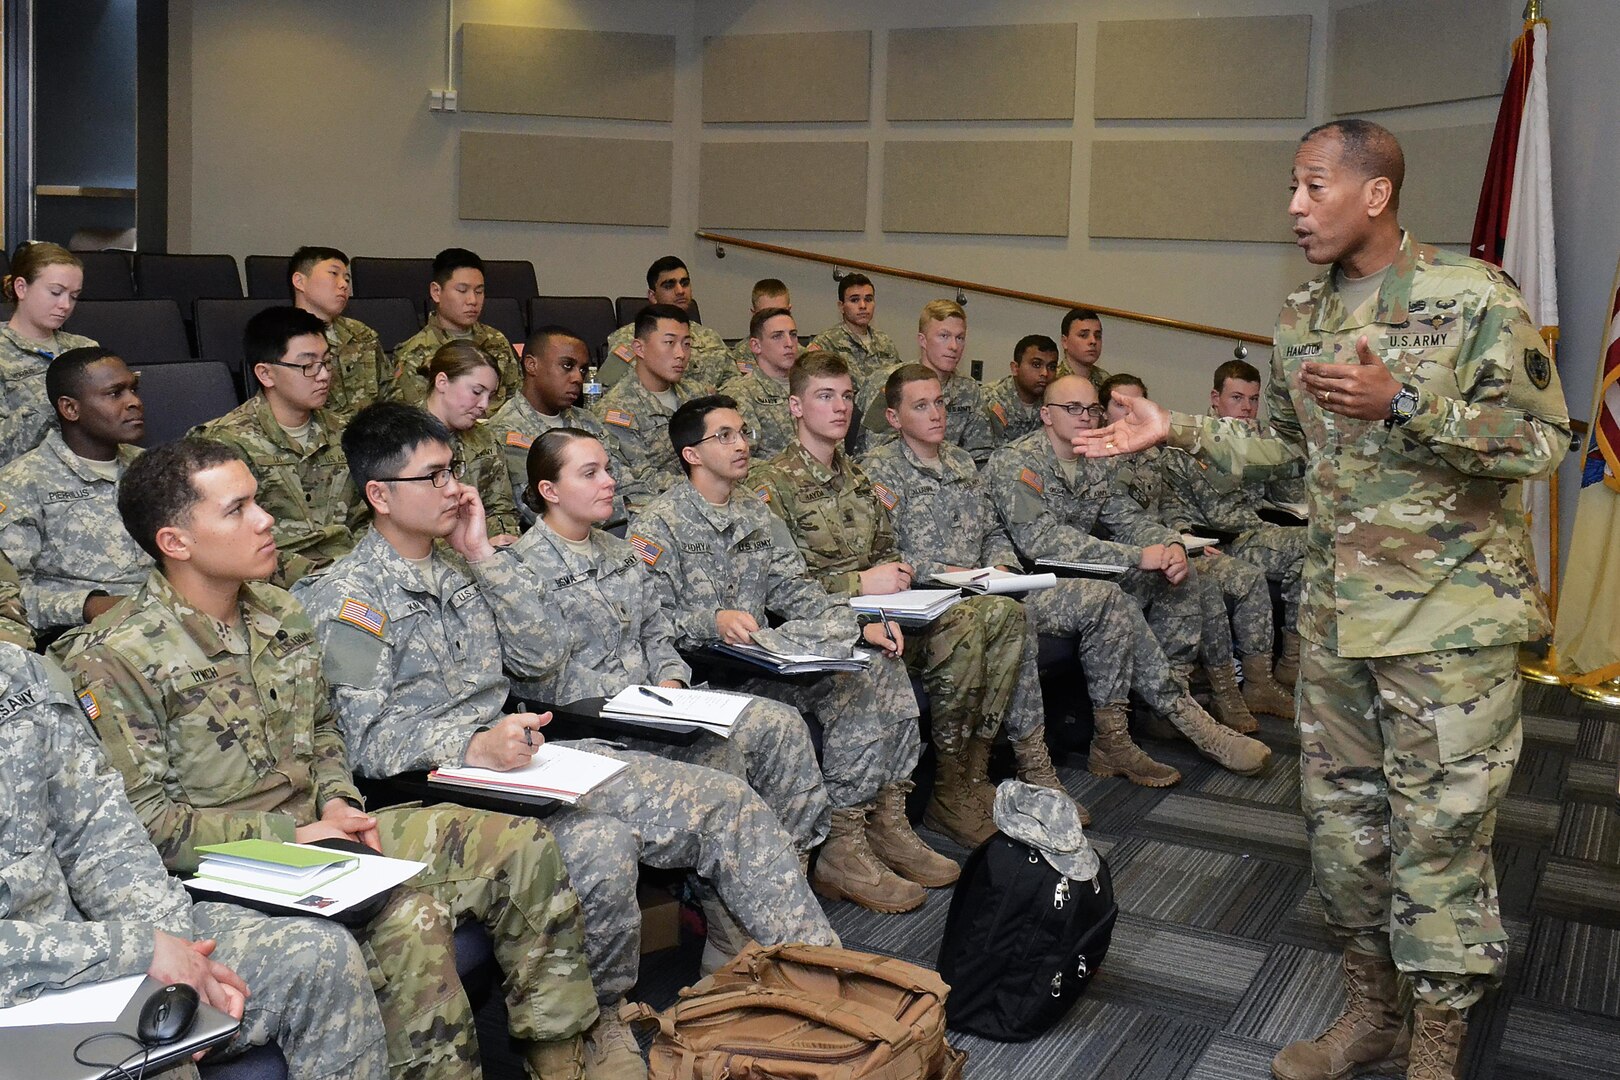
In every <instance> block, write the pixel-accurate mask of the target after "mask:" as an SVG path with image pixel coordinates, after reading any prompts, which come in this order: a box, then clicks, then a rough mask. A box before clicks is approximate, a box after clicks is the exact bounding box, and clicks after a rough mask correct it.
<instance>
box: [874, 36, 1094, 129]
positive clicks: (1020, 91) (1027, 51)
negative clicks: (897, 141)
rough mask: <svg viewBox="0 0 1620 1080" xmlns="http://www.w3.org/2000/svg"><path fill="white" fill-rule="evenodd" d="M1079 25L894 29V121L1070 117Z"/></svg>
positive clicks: (890, 100) (891, 44)
mask: <svg viewBox="0 0 1620 1080" xmlns="http://www.w3.org/2000/svg"><path fill="white" fill-rule="evenodd" d="M1074 54H1075V25H1074V24H1073V23H1046V24H1040V25H1025V26H960V27H946V28H941V29H930V30H890V31H889V58H888V59H889V83H888V117H889V119H890V120H1073V119H1074Z"/></svg>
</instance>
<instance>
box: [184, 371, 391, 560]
mask: <svg viewBox="0 0 1620 1080" xmlns="http://www.w3.org/2000/svg"><path fill="white" fill-rule="evenodd" d="M191 434H193V435H201V436H202V437H204V438H207V439H214V440H216V441H218V442H222V443H224V444H225V445H227V446H229V447H230V448H231V449H232V450H235V451H236V453H237V455H238V456H240V457H241V458H242V460H243V461H245V462H247V467H248V469H249V470H250V471H251V472H252V473H253V478H254V479H255V480H257V481H258V482H259V490H258V493H257V494H256V495H255V499H256V500H257V501H258V504H259V505H260V506H262V507H264V509H265V510H267V511H268V512H269V513H270V514H271V515H272V516H273V517H274V518H275V519H276V523H275V526H274V529H273V530H272V535H273V536H274V537H275V540H276V573H275V576H274V577H272V578H271V579H270V580H271V581H272V582H273V583H274V584H277V585H282V586H286V585H290V584H292V583H293V582H295V581H297V580H298V579H299V578H301V577H303V576H304V575H305V574H307V573H309V572H310V571H311V570H314V569H317V568H319V567H322V566H325V565H326V564H327V563H329V562H331V561H332V560H333V559H335V558H337V557H338V556H339V555H342V554H343V553H344V552H345V551H348V550H349V549H350V548H351V547H353V546H354V530H355V529H358V528H359V527H360V526H361V525H363V524H364V523H365V521H366V519H367V518H368V517H369V516H370V514H371V511H370V510H369V509H367V507H366V503H365V500H364V499H362V498H361V497H360V492H359V491H358V490H357V489H356V488H355V486H354V481H353V480H351V479H350V478H349V460H348V458H346V457H344V456H343V445H342V443H341V442H340V441H339V438H340V435H341V432H340V431H339V429H338V427H337V425H336V422H335V421H334V420H333V419H332V417H331V415H330V414H328V413H327V412H326V410H324V409H316V410H315V411H314V413H312V414H311V415H310V419H309V437H308V441H307V442H306V443H305V445H303V446H299V445H297V444H296V443H294V442H293V440H292V437H291V436H289V435H288V434H287V431H286V429H285V428H283V427H282V426H281V425H280V424H279V423H277V422H276V417H275V414H274V413H272V412H271V411H270V402H269V401H268V400H267V399H266V398H265V396H264V393H263V392H262V391H261V392H260V393H257V394H255V395H253V396H252V397H250V398H248V400H247V401H245V402H244V403H242V404H241V405H238V406H237V407H236V408H234V409H232V410H231V411H230V412H228V413H226V414H225V415H224V416H222V417H220V418H219V419H217V420H211V421H209V422H208V423H206V424H203V425H201V426H199V427H195V428H192V430H191Z"/></svg>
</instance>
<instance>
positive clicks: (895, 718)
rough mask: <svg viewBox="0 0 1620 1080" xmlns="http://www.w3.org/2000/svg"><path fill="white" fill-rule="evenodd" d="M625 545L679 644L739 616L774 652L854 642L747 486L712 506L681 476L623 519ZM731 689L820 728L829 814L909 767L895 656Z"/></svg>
mask: <svg viewBox="0 0 1620 1080" xmlns="http://www.w3.org/2000/svg"><path fill="white" fill-rule="evenodd" d="M630 542H631V544H632V545H633V546H634V547H635V549H636V551H637V552H638V553H639V554H640V555H641V558H642V561H643V562H644V563H646V565H647V566H648V567H649V568H650V569H651V571H652V576H653V578H654V580H656V581H657V582H658V597H659V602H660V603H661V604H662V605H663V607H664V610H665V611H666V612H667V613H668V615H669V618H670V622H671V624H672V626H673V629H674V633H675V644H676V645H678V646H681V647H683V648H702V647H704V646H707V645H712V644H714V643H715V642H716V641H717V640H719V636H720V635H719V631H718V630H717V629H716V626H715V615H716V613H717V612H720V611H746V612H748V614H749V615H751V616H753V618H754V621H755V622H757V623H758V624H759V626H760V627H761V629H760V630H759V631H758V632H757V633H756V634H755V635H754V641H755V643H756V644H759V645H761V646H764V647H765V648H768V649H773V650H775V651H777V652H785V653H803V652H814V653H822V654H824V655H829V656H848V655H850V648H851V646H852V645H853V644H854V642H855V641H856V639H857V638H858V637H859V635H860V629H859V627H858V626H857V625H856V620H855V614H854V612H853V611H851V610H850V608H849V606H848V605H847V604H846V603H844V602H843V601H842V600H841V599H839V598H838V597H834V596H832V595H829V594H828V592H827V591H826V590H825V589H823V588H822V587H821V586H820V585H818V584H817V583H816V582H815V581H813V580H811V578H810V577H809V576H808V575H807V574H806V572H805V566H804V559H803V557H802V556H801V555H800V554H799V549H798V547H797V546H796V545H795V544H794V543H793V538H792V537H791V536H790V535H788V532H787V529H786V528H785V527H784V526H783V524H782V523H781V521H779V520H778V519H777V518H775V517H773V516H772V515H771V514H770V512H769V511H767V510H766V509H765V507H764V506H762V505H761V504H760V503H759V501H758V500H757V499H756V498H755V496H754V492H752V491H750V490H747V489H742V488H739V489H738V490H737V491H736V492H735V493H733V495H732V498H731V501H730V502H728V503H727V504H726V505H725V506H715V505H713V504H711V503H710V502H709V501H708V500H706V499H705V498H704V497H703V496H702V495H700V494H698V491H697V489H696V488H694V487H693V486H692V484H691V482H690V481H685V480H683V481H682V482H681V483H680V484H678V485H676V486H675V487H673V488H671V489H670V490H669V491H666V492H665V493H664V494H663V495H660V496H659V497H658V498H656V499H654V500H653V501H652V502H651V503H650V504H648V506H647V509H646V510H645V511H644V512H643V513H642V514H640V515H639V516H638V517H636V518H635V520H633V521H632V522H631V523H630ZM772 613H774V614H775V615H776V616H777V617H778V619H779V620H780V621H778V622H777V623H776V624H775V625H774V626H773V625H772V620H771V618H770V614H772ZM739 689H742V690H744V691H746V692H747V693H751V694H757V695H759V696H761V697H770V698H774V699H776V700H778V701H783V702H787V703H788V704H790V705H793V706H795V707H797V708H799V709H802V710H804V711H806V712H810V713H813V714H815V716H816V717H817V718H818V719H819V720H820V721H821V725H822V728H823V729H824V732H825V737H824V739H823V745H822V762H821V771H822V775H823V777H824V778H825V781H826V787H827V798H828V800H829V802H830V804H831V805H832V806H834V807H846V806H860V805H863V804H865V803H868V802H870V801H871V800H872V799H874V798H876V797H877V793H878V790H879V789H880V788H883V787H885V786H887V785H889V784H892V783H894V782H895V781H897V780H904V779H906V778H908V777H910V775H911V772H912V770H913V769H914V768H916V766H917V754H918V749H919V743H918V738H917V715H918V713H917V698H916V695H915V694H914V693H912V690H911V682H910V680H909V679H908V678H907V677H906V671H905V666H904V665H903V664H902V663H901V662H900V661H899V660H897V659H889V658H886V657H882V656H877V657H874V658H873V660H872V662H871V666H870V667H869V668H868V669H867V670H866V671H864V672H859V671H857V672H837V673H832V674H828V675H824V676H822V677H821V678H819V679H814V680H811V681H808V682H807V681H805V680H802V679H792V680H775V679H770V678H754V679H748V680H745V681H744V682H743V683H742V684H741V685H740V687H739Z"/></svg>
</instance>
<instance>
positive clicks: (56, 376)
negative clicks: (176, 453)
mask: <svg viewBox="0 0 1620 1080" xmlns="http://www.w3.org/2000/svg"><path fill="white" fill-rule="evenodd" d="M137 382H138V376H136V374H135V373H134V372H132V371H130V370H129V368H128V367H126V366H125V364H124V362H123V361H122V360H120V359H119V358H118V357H117V356H116V355H115V354H114V353H113V352H112V350H110V349H103V348H101V347H100V346H99V345H92V346H90V347H88V348H83V349H69V350H68V351H67V352H65V353H63V354H62V355H61V356H58V357H57V358H56V359H55V360H53V361H51V366H50V368H49V369H47V370H46V372H45V391H46V393H47V394H49V395H50V400H51V403H52V404H53V405H54V406H55V408H56V419H57V426H56V427H53V428H51V429H50V431H49V432H47V433H46V435H45V441H44V442H43V443H41V444H40V445H38V446H36V447H35V448H34V449H32V450H30V451H28V453H26V454H24V455H23V456H22V457H20V458H18V459H17V460H16V461H13V462H12V463H11V464H10V465H7V466H6V467H5V468H3V469H0V549H4V551H5V552H6V554H7V555H8V556H10V557H11V558H12V559H13V560H15V566H16V568H17V574H18V576H19V577H20V578H21V580H22V590H23V599H24V601H25V602H26V603H27V605H28V615H29V620H30V621H31V622H32V624H33V625H34V626H37V627H39V628H40V629H41V630H43V631H50V630H59V629H61V628H62V627H67V626H78V625H80V624H82V623H86V622H89V621H90V620H91V619H93V618H95V617H96V616H97V615H100V614H101V613H102V612H103V611H106V610H107V609H108V608H110V607H112V605H113V604H114V603H116V602H117V599H118V597H119V596H127V595H129V594H130V593H133V592H134V591H135V590H136V589H138V588H140V586H141V583H142V582H144V581H145V580H146V576H147V575H148V574H149V573H151V571H152V560H151V559H149V558H147V555H146V553H145V552H144V551H142V550H141V549H140V547H139V546H138V545H137V544H136V543H135V541H134V540H132V539H130V536H129V534H128V533H127V532H125V531H124V527H123V525H122V524H120V523H119V520H118V478H119V477H120V476H122V475H124V470H125V469H126V468H128V467H129V463H130V462H131V461H134V460H135V458H136V457H137V456H138V455H139V454H140V450H139V449H138V448H137V447H136V446H135V445H134V444H135V442H136V441H137V440H139V439H140V438H141V436H142V435H143V434H145V432H146V421H145V419H144V416H145V414H144V412H143V411H142V408H141V399H140V397H139V396H138V395H137V393H136V388H137Z"/></svg>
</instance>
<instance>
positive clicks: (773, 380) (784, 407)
mask: <svg viewBox="0 0 1620 1080" xmlns="http://www.w3.org/2000/svg"><path fill="white" fill-rule="evenodd" d="M747 341H748V347H749V356H750V357H752V359H753V363H752V364H751V366H750V367H751V370H750V371H749V373H748V374H746V375H738V376H736V377H735V378H732V379H728V380H727V381H726V382H725V384H724V385H722V386H721V387H720V393H722V394H724V395H725V396H726V397H729V398H730V399H731V400H733V401H735V402H736V403H737V411H738V412H740V413H742V418H743V422H744V423H745V424H747V425H748V426H749V427H750V428H751V429H753V436H752V439H751V442H752V447H753V450H754V453H755V454H756V455H757V456H759V457H773V456H775V455H777V454H780V453H781V452H782V451H783V450H786V449H787V448H788V446H789V444H791V443H792V442H793V413H792V412H790V411H789V410H788V372H790V371H792V370H793V364H794V361H796V360H798V359H799V331H798V327H797V326H795V325H794V322H793V313H792V312H791V311H789V310H788V309H787V308H782V307H771V308H761V309H760V310H758V311H756V312H754V316H753V319H752V320H751V321H750V322H749V324H748V339H747Z"/></svg>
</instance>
